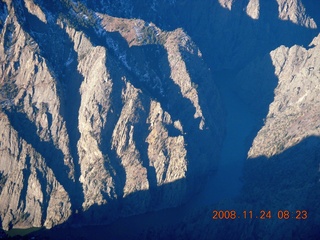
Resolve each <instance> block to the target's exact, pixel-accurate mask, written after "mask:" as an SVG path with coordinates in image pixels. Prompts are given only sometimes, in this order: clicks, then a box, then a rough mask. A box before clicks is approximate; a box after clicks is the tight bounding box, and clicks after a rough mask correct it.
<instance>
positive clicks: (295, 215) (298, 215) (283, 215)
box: [212, 210, 308, 220]
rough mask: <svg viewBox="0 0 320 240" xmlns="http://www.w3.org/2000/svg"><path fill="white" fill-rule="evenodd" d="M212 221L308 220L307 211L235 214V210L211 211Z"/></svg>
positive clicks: (246, 211) (244, 212)
mask: <svg viewBox="0 0 320 240" xmlns="http://www.w3.org/2000/svg"><path fill="white" fill-rule="evenodd" d="M212 214H213V215H212V219H213V220H222V219H230V220H235V219H260V220H265V219H272V218H275V219H280V220H288V219H296V220H306V219H308V211H307V210H295V211H289V210H278V211H275V212H272V211H271V210H260V211H259V212H255V211H253V210H249V211H248V210H244V211H242V212H237V211H235V210H213V211H212Z"/></svg>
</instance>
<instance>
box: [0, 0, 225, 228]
mask: <svg viewBox="0 0 320 240" xmlns="http://www.w3.org/2000/svg"><path fill="white" fill-rule="evenodd" d="M0 6H1V9H2V10H1V35H0V52H1V54H0V58H1V60H0V61H1V69H0V72H1V74H0V76H1V79H0V84H1V92H0V93H1V95H0V97H1V99H0V100H1V113H0V114H1V121H0V124H1V126H0V131H1V139H0V144H1V145H0V148H1V149H0V159H1V161H0V173H1V188H0V218H1V223H2V228H4V229H9V228H11V227H19V228H27V227H32V226H34V227H40V226H45V227H46V228H51V227H52V226H55V225H58V224H61V223H63V222H65V221H66V220H68V219H70V216H78V217H75V218H76V219H79V217H80V218H81V219H83V218H82V217H85V218H88V219H89V220H90V223H94V222H98V221H100V220H101V219H104V220H105V221H106V222H108V221H110V220H112V219H115V218H117V217H119V216H128V215H132V214H137V213H141V212H145V211H148V210H155V209H161V208H167V207H171V206H176V205H178V204H181V203H182V202H183V201H185V200H186V199H187V198H188V196H189V195H190V194H192V193H194V192H195V191H197V189H198V188H199V186H197V185H198V183H197V184H196V183H195V180H194V179H198V180H199V179H201V178H204V177H205V176H206V174H207V173H208V172H209V171H214V170H215V167H216V164H217V162H218V155H219V146H220V145H221V141H222V138H223V132H224V127H223V124H222V122H223V116H224V114H223V111H222V107H221V105H220V104H221V103H220V100H219V94H218V92H217V89H216V87H215V86H214V83H213V81H212V79H211V77H210V74H209V73H208V68H207V67H206V65H205V64H204V62H203V60H202V55H201V52H200V50H199V49H198V47H197V46H196V45H195V43H194V42H193V41H192V40H191V38H190V37H189V36H188V35H187V34H186V33H185V32H184V31H183V30H182V29H175V30H173V31H165V30H162V29H160V28H158V27H157V26H156V25H154V24H152V23H148V22H145V21H143V20H139V19H126V18H116V17H111V16H110V15H107V14H100V13H98V12H94V11H92V10H90V9H88V8H87V7H86V6H85V5H84V4H81V3H76V2H73V1H57V2H54V3H51V2H47V1H27V0H26V1H10V0H7V1H5V2H1V3H0ZM191 63H192V64H191ZM204 149H206V151H203V150H204ZM75 221H76V220H75ZM87 223H89V222H87Z"/></svg>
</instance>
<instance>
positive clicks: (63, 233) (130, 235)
mask: <svg viewBox="0 0 320 240" xmlns="http://www.w3.org/2000/svg"><path fill="white" fill-rule="evenodd" d="M184 184H185V179H182V180H178V181H176V182H173V183H169V184H164V185H162V186H159V187H158V191H159V192H161V193H165V192H166V193H168V192H172V191H176V190H178V189H179V188H180V186H181V185H184ZM148 192H149V191H139V192H135V193H132V194H130V195H129V196H127V197H126V198H125V199H124V200H123V201H124V204H125V205H126V207H128V208H130V207H131V208H134V207H138V206H137V205H134V204H133V203H135V204H139V202H137V201H136V200H135V199H142V198H141V196H142V197H143V196H145V194H148ZM173 194H174V193H173ZM168 201H170V199H168ZM177 205H179V204H177ZM153 207H154V206H151V207H150V209H147V211H150V212H148V213H141V214H138V215H135V216H129V217H126V218H119V219H118V220H116V219H112V220H113V221H114V222H113V223H111V224H109V225H102V224H103V221H107V220H111V218H109V219H108V216H110V214H108V210H109V211H113V210H112V208H111V206H106V207H105V208H104V207H102V206H92V207H91V208H90V209H89V210H88V211H87V212H83V213H81V215H83V216H82V217H81V216H79V217H78V219H79V220H80V219H81V220H85V216H90V215H92V214H95V215H96V217H100V218H101V219H100V221H99V219H97V218H96V219H95V221H94V222H87V226H79V225H78V226H77V223H76V224H75V221H74V220H70V221H68V222H66V223H64V224H61V225H59V226H56V227H54V228H52V229H50V230H45V229H43V230H40V231H38V232H34V233H31V234H29V235H27V236H26V237H28V238H31V237H35V238H36V239H43V238H44V239H105V238H106V236H107V237H108V238H110V239H125V238H127V239H139V236H140V235H141V233H143V232H144V231H145V229H150V228H153V227H155V229H156V227H157V226H160V225H162V224H165V225H167V224H177V223H179V222H180V221H181V220H182V216H183V214H184V212H185V210H184V209H181V208H172V209H166V210H161V211H159V212H156V211H154V208H153ZM172 207H174V206H172ZM98 214H99V215H98ZM180 216H181V218H180ZM86 220H88V219H86ZM101 220H103V221H101ZM83 223H84V222H80V221H79V222H78V224H83Z"/></svg>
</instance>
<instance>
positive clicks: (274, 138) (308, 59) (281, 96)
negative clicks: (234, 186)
mask: <svg viewBox="0 0 320 240" xmlns="http://www.w3.org/2000/svg"><path fill="white" fill-rule="evenodd" d="M319 39H320V37H319V36H317V37H316V38H314V39H313V41H312V42H311V43H310V45H309V47H308V48H307V49H306V48H305V47H302V46H297V45H295V46H293V47H291V48H289V47H285V46H280V47H279V48H277V49H275V50H274V51H272V52H271V53H270V56H271V59H272V64H273V65H274V67H275V75H276V76H277V78H278V79H279V82H278V86H277V87H276V89H275V90H274V94H275V96H274V100H273V102H272V103H271V104H270V106H269V112H268V115H267V117H266V119H265V124H264V126H263V127H262V129H261V130H260V131H259V133H258V135H257V137H256V138H255V140H254V142H253V145H252V148H251V149H250V151H249V157H258V156H267V157H271V156H274V155H276V154H279V153H281V152H283V151H285V150H286V149H288V148H290V147H293V146H294V145H296V144H298V143H300V142H301V141H302V140H303V139H305V138H307V137H309V136H319V135H320V129H319V126H320V118H319V111H318V110H317V109H318V108H319V104H320V99H319V97H318V96H319V87H318V86H319V83H320V82H319V80H320V62H319V54H320V44H319V43H320V42H319Z"/></svg>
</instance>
